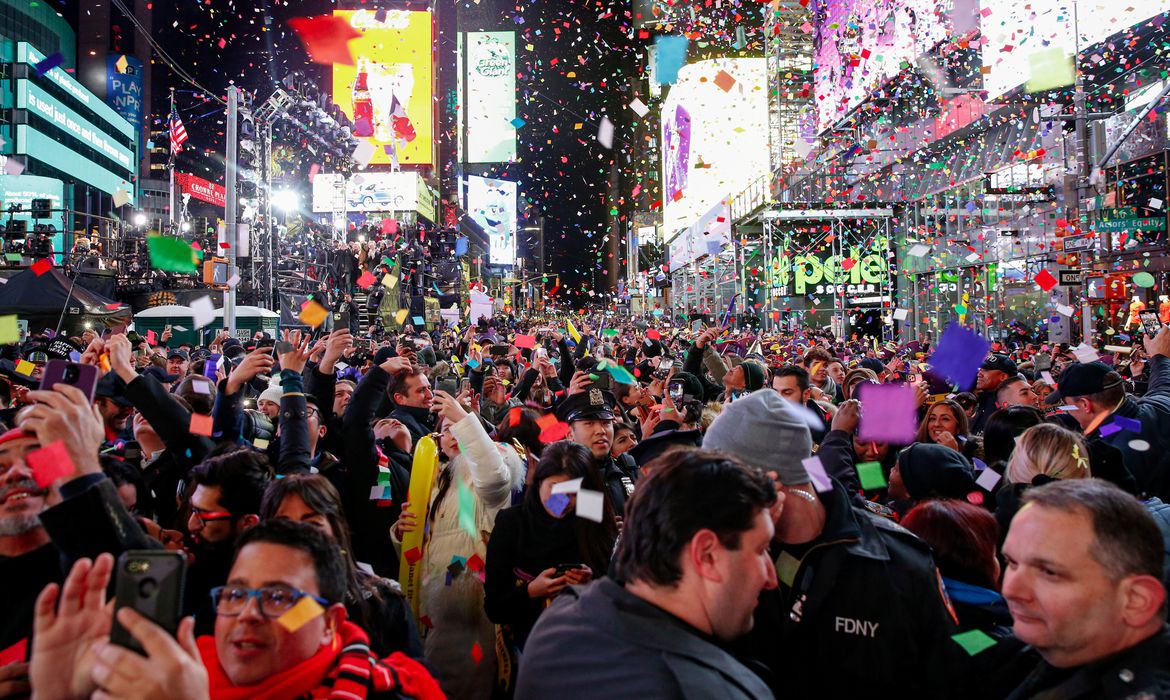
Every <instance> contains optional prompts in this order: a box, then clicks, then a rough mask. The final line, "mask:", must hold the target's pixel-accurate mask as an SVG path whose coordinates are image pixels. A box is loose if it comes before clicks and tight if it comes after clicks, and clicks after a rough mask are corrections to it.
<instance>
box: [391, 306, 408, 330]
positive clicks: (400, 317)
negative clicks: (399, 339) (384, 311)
mask: <svg viewBox="0 0 1170 700" xmlns="http://www.w3.org/2000/svg"><path fill="white" fill-rule="evenodd" d="M409 315H410V309H399V310H398V313H396V314H394V320H395V322H397V323H398V325H400V326H401V325H402V324H403V322H405V321H406V317H407V316H409Z"/></svg>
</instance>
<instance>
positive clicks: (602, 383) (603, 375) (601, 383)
mask: <svg viewBox="0 0 1170 700" xmlns="http://www.w3.org/2000/svg"><path fill="white" fill-rule="evenodd" d="M593 374H594V375H596V376H597V379H594V380H593V385H592V386H591V387H590V388H591V389H602V390H604V391H609V390H610V389H611V388H613V381H612V377H610V376H609V372H606V371H605V370H602V371H600V372H594V373H593Z"/></svg>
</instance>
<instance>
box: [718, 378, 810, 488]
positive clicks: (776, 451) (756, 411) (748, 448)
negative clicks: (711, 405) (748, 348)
mask: <svg viewBox="0 0 1170 700" xmlns="http://www.w3.org/2000/svg"><path fill="white" fill-rule="evenodd" d="M703 447H704V448H705V449H712V450H722V451H723V452H726V453H728V454H730V455H733V456H735V457H737V458H739V459H740V460H741V461H743V462H745V463H747V464H750V465H751V466H753V467H757V468H759V469H763V470H765V471H775V472H777V473H778V474H779V475H780V483H782V484H784V485H786V486H796V485H799V484H808V483H812V478H811V477H809V475H808V471H807V470H806V469H805V468H804V464H803V460H805V459H808V457H809V456H810V455H811V454H812V435H810V434H809V430H808V423H807V422H805V420H804V419H803V418H801V416H800V414H799V413H797V412H796V409H795V408H793V406H792V405H791V404H789V403H788V402H787V401H785V400H784V399H782V398H780V394H777V393H776V392H774V391H756V392H753V393H751V394H748V395H747V396H745V397H743V398H741V399H738V400H736V401H733V402H731V403H729V404H727V406H725V407H724V409H723V412H722V413H720V414H719V417H718V418H716V419H715V422H714V423H712V424H711V427H709V428H707V434H706V435H705V436H704V437H703Z"/></svg>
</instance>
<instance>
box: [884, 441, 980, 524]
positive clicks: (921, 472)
mask: <svg viewBox="0 0 1170 700" xmlns="http://www.w3.org/2000/svg"><path fill="white" fill-rule="evenodd" d="M889 481H890V485H889V495H890V498H892V499H894V503H893V504H892V507H893V508H894V509H895V510H897V511H898V512H899V513H905V512H906V511H907V510H909V509H910V508H911V507H913V506H914V504H916V503H918V502H919V501H923V500H926V499H928V498H956V499H967V498H977V497H978V498H981V497H982V494H983V492H982V491H980V489H979V486H978V485H977V484H976V483H975V470H974V469H973V468H972V467H971V463H970V462H968V461H967V458H966V457H964V456H963V455H961V454H959V453H958V452H956V451H954V450H952V449H949V448H946V447H943V446H942V445H929V444H924V443H921V442H917V443H914V444H913V445H911V446H909V447H907V448H906V449H904V450H902V451H901V452H899V453H898V459H897V462H895V464H894V467H893V469H891V470H890V480H889Z"/></svg>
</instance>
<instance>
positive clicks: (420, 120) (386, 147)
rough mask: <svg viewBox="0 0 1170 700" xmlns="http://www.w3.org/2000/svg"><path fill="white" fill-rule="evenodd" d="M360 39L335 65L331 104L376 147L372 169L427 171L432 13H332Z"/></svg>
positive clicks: (357, 133)
mask: <svg viewBox="0 0 1170 700" xmlns="http://www.w3.org/2000/svg"><path fill="white" fill-rule="evenodd" d="M333 15H334V16H335V17H341V18H343V19H345V20H346V21H347V22H349V24H350V26H351V27H353V28H354V30H356V31H357V32H359V33H360V34H361V36H360V37H358V38H357V39H354V40H353V41H351V42H349V50H350V53H351V54H352V55H353V57H354V60H355V65H352V66H345V65H340V64H334V65H333V102H334V103H335V104H336V105H337V106H338V107H340V108H341V110H342V111H343V112H345V114H346V116H348V117H349V118H350V119H351V120H352V121H353V125H354V126H353V134H354V136H356V137H358V138H359V139H365V140H368V141H370V142H371V143H373V144H374V146H375V147H376V150H375V151H374V156H373V158H371V159H370V163H369V164H370V165H391V166H397V165H429V164H430V163H431V161H432V156H431V153H432V150H433V145H434V125H433V117H434V105H433V103H432V97H433V94H432V82H433V76H434V68H433V61H432V57H431V51H432V38H433V31H432V26H431V13H429V12H408V11H404V10H384V11H377V12H375V11H374V10H357V11H351V10H334V11H333Z"/></svg>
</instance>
